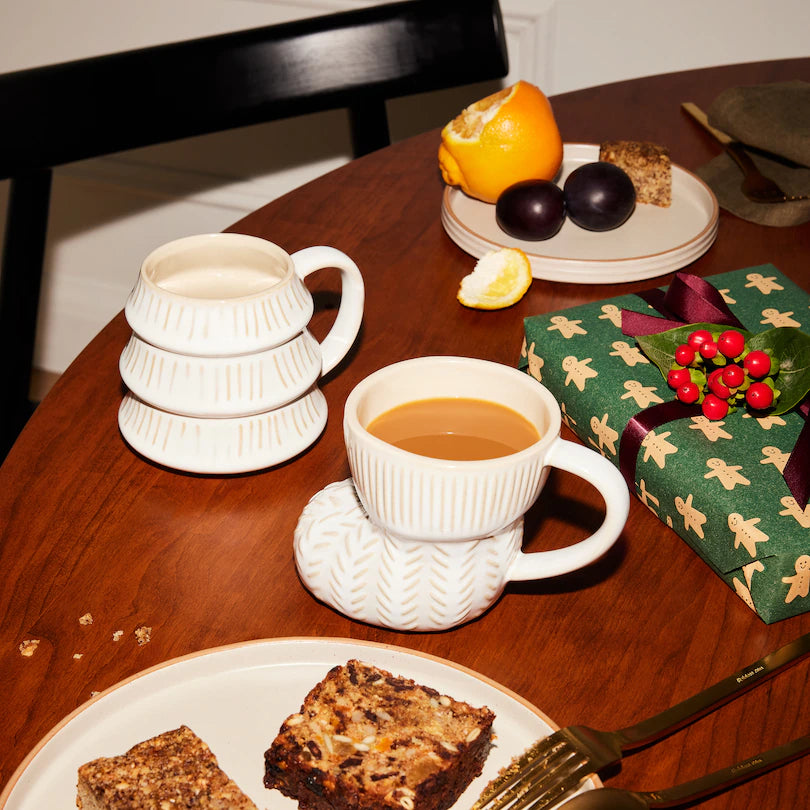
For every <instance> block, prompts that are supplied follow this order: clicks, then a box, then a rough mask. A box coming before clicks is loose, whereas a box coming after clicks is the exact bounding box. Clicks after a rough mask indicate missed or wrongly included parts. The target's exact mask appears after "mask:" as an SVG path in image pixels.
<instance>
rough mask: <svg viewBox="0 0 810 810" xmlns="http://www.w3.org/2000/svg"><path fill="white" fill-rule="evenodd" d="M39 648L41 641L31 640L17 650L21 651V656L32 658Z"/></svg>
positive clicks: (23, 643) (24, 642) (27, 640)
mask: <svg viewBox="0 0 810 810" xmlns="http://www.w3.org/2000/svg"><path fill="white" fill-rule="evenodd" d="M37 647H39V639H37V638H29V639H26V640H25V641H23V642H22V643H21V644H20V646H19V647H18V648H17V649H18V650H19V651H20V655H22V656H23V657H25V658H30V657H31V656H32V655H33V654H34V653H35V652H36V651H37Z"/></svg>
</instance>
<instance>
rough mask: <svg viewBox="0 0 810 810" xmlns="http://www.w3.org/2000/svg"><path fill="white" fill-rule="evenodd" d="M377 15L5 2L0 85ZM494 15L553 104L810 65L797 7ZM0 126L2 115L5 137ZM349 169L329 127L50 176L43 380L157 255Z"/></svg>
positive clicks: (575, 2) (706, 5)
mask: <svg viewBox="0 0 810 810" xmlns="http://www.w3.org/2000/svg"><path fill="white" fill-rule="evenodd" d="M436 1H437V2H439V0H436ZM373 4H374V0H287V2H281V1H280V0H137V2H132V0H128V2H127V1H125V0H70V2H65V0H26V2H24V3H23V2H15V0H0V14H1V15H2V16H1V17H0V19H1V20H2V25H1V26H0V72H5V71H10V70H15V69H19V68H24V67H31V66H35V65H38V64H45V63H51V62H59V61H64V60H67V59H73V58H78V57H81V56H87V55H95V54H101V53H108V52H111V51H116V50H123V49H127V48H132V47H138V46H143V45H149V44H155V43H158V42H167V41H172V40H177V39H185V38H190V37H195V36H201V35H205V34H211V33H218V32H222V31H227V30H237V29H240V28H247V27H251V26H255V25H265V24H269V23H273V22H281V21H284V20H289V19H294V18H299V17H304V16H312V15H315V14H321V13H328V12H331V11H336V10H342V9H347V8H355V7H362V6H368V5H373ZM501 6H502V8H503V12H504V18H505V24H506V30H507V40H508V45H509V54H510V60H511V67H510V73H509V76H508V77H507V79H506V80H505V83H511V82H512V81H515V80H517V79H518V78H524V79H527V80H529V81H532V82H535V83H536V84H538V85H539V86H540V87H542V88H543V90H544V91H545V92H546V93H548V94H549V95H553V94H555V93H561V92H565V91H568V90H575V89H578V88H581V87H587V86H591V85H595V84H603V83H606V82H611V81H617V80H621V79H626V78H633V77H636V76H643V75H652V74H656V73H664V72H668V71H673V70H680V69H685V68H692V67H704V66H709V65H715V64H724V63H731V62H743V61H752V60H759V59H776V58H783V57H792V56H808V55H810V35H808V31H810V3H808V1H807V0H771V1H770V2H765V1H764V0H749V2H748V3H747V4H745V6H744V7H743V6H742V5H740V4H739V3H736V2H733V0H674V2H672V0H670V1H669V2H667V1H666V0H612V2H611V3H605V2H604V1H603V0H501ZM490 89H491V86H489V85H488V86H475V87H472V88H467V89H465V90H460V91H445V92H442V93H435V94H431V95H430V97H429V98H422V99H402V100H398V101H397V102H394V103H393V104H392V105H391V108H390V114H391V119H392V130H393V135H394V138H395V139H397V138H402V137H407V136H408V135H411V134H415V133H416V132H420V131H425V130H426V129H429V128H432V127H436V126H440V125H441V124H443V123H444V122H445V121H446V120H448V119H449V118H451V117H452V116H453V115H455V114H456V113H457V112H458V111H459V110H460V109H461V108H462V107H463V106H465V105H466V104H468V103H469V102H470V101H473V100H475V99H476V98H478V97H480V96H481V95H483V94H484V93H485V92H488V91H489V90H490ZM10 123H11V122H7V121H4V120H3V119H2V111H0V125H3V126H6V125H9V124H10ZM324 132H328V133H330V137H329V139H328V140H327V139H325V138H324V137H323V133H324ZM348 159H349V138H348V125H347V122H346V117H345V114H344V113H342V112H334V113H323V114H319V115H318V116H307V117H305V118H301V119H296V120H293V121H285V122H277V123H273V124H269V125H263V126H257V127H250V128H246V129H244V130H239V131H236V132H232V133H226V134H220V135H212V136H207V137H205V138H197V139H193V140H191V141H183V142H180V143H176V144H169V145H165V146H161V147H155V148H151V149H143V150H137V151H133V152H128V153H125V154H122V155H117V156H115V157H112V158H105V159H100V160H93V161H85V162H82V163H77V164H73V165H71V166H69V167H65V168H64V169H61V170H60V171H59V172H58V173H57V177H56V180H55V184H54V197H53V205H52V219H51V227H50V231H49V249H48V255H47V257H46V276H45V283H44V291H43V298H42V305H41V315H40V330H39V336H38V341H37V353H36V363H37V365H38V366H39V367H41V368H44V369H47V370H51V371H61V370H63V369H64V368H65V367H66V366H67V365H68V363H69V362H70V361H71V359H72V358H73V357H74V356H75V355H76V354H77V353H78V352H79V351H80V350H81V349H82V348H83V347H84V345H86V343H87V342H88V341H89V340H90V339H91V338H92V337H93V335H94V334H95V333H96V332H97V331H98V330H99V329H100V328H101V327H102V326H103V325H104V324H105V323H106V322H107V321H108V320H109V319H110V318H111V317H113V316H114V315H115V314H116V313H117V312H118V311H119V310H120V309H121V308H122V306H123V303H124V301H125V299H126V295H127V293H128V291H129V289H130V287H131V286H132V283H133V282H134V278H135V275H136V274H137V270H138V266H139V262H140V260H141V258H142V257H143V256H144V255H145V254H146V253H147V252H149V250H151V249H152V248H153V247H155V246H156V245H158V244H160V243H161V242H164V241H167V240H169V239H173V238H176V237H178V236H183V235H186V234H189V233H197V232H203V231H217V230H221V229H222V228H224V227H226V226H227V225H229V224H231V223H232V222H234V221H235V220H237V219H239V218H240V217H241V216H243V215H244V214H245V213H247V212H249V211H251V210H253V209H254V208H256V207H258V206H260V205H262V204H263V203H265V202H267V201H268V200H271V199H273V198H275V197H277V196H279V195H280V194H283V193H285V192H286V191H288V190H289V189H291V188H295V187H296V186H298V185H300V184H301V183H303V182H305V181H306V180H308V179H310V178H312V177H315V176H318V175H319V174H322V173H323V172H325V171H328V170H330V169H332V168H334V167H336V166H338V165H341V164H342V163H343V162H345V161H346V160H348ZM5 185H6V184H2V183H0V214H2V213H3V211H2V209H3V208H4V205H5V193H6V189H5ZM437 215H438V212H437Z"/></svg>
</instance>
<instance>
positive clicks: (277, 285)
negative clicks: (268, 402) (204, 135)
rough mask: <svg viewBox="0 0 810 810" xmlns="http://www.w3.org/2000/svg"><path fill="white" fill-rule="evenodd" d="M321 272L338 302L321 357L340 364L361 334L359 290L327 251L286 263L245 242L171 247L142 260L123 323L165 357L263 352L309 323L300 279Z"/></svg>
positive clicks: (264, 244) (230, 237)
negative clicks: (336, 280) (327, 273)
mask: <svg viewBox="0 0 810 810" xmlns="http://www.w3.org/2000/svg"><path fill="white" fill-rule="evenodd" d="M326 267H335V268H337V269H338V270H339V271H340V276H341V293H342V294H341V303H340V309H339V310H338V314H337V318H336V320H335V323H334V324H333V327H332V329H331V330H330V333H329V335H327V337H326V339H325V340H324V342H323V354H324V356H325V357H331V353H332V352H341V351H342V354H341V355H340V356H341V357H342V356H343V355H345V353H346V352H347V351H348V349H349V347H350V346H351V345H352V343H353V341H354V339H355V337H356V336H357V332H358V331H359V328H360V323H361V320H362V314H363V302H364V289H363V279H362V276H361V274H360V271H359V269H358V267H357V265H356V264H355V263H354V262H353V261H352V259H350V258H349V257H348V256H347V255H346V254H345V253H342V252H341V251H339V250H336V249H335V248H331V247H325V246H316V247H311V248H305V249H304V250H300V251H298V252H297V253H295V254H293V255H292V256H290V255H289V254H288V253H287V252H286V251H285V250H283V249H282V248H280V247H279V246H278V245H275V244H273V243H272V242H268V241H267V240H265V239H260V238H258V237H255V236H247V235H244V234H236V233H214V234H200V235H196V236H187V237H184V238H182V239H177V240H175V241H173V242H169V243H167V244H165V245H161V246H160V247H158V248H156V249H155V250H154V251H152V253H150V254H149V255H148V256H147V257H146V258H145V259H144V261H143V263H142V265H141V269H140V272H139V273H138V277H137V280H136V282H135V286H134V287H133V289H132V292H131V293H130V294H129V297H128V298H127V302H126V306H125V313H126V318H127V321H128V323H129V325H130V326H131V327H132V329H133V331H134V332H135V333H136V334H137V335H138V336H139V337H141V338H142V339H143V340H145V341H146V342H147V343H150V344H152V345H153V346H157V347H159V348H161V349H165V350H166V351H170V352H176V353H179V354H189V355H197V356H206V357H224V356H233V355H239V354H248V353H251V352H258V351H264V350H266V349H270V348H272V347H274V346H279V345H281V344H282V343H284V342H286V341H288V340H290V339H291V338H293V337H294V336H295V335H297V334H299V333H300V332H301V331H302V330H303V329H304V327H305V326H306V325H307V324H308V323H309V320H310V318H311V317H312V313H313V303H312V296H311V294H310V292H309V290H308V289H307V288H306V286H305V285H304V283H303V279H304V278H305V277H306V276H307V275H309V274H310V273H313V272H315V271H316V270H320V269H323V268H326Z"/></svg>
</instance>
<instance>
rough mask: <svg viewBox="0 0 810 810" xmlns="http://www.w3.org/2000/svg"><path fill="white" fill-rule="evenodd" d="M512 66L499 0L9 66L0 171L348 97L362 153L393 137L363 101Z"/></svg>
mask: <svg viewBox="0 0 810 810" xmlns="http://www.w3.org/2000/svg"><path fill="white" fill-rule="evenodd" d="M507 67H508V65H507V56H506V46H505V41H504V34H503V25H502V20H501V15H500V8H499V6H498V2H497V0H408V1H407V2H399V3H390V4H385V5H381V6H374V7H370V8H364V9H359V10H356V11H348V12H342V13H338V14H330V15H326V16H321V17H314V18H310V19H304V20H297V21H294V22H290V23H284V24H281V25H272V26H267V27H264V28H257V29H251V30H248V31H238V32H235V33H231V34H224V35H219V36H211V37H205V38H202V39H197V40H192V41H186V42H179V43H174V44H169V45H161V46H156V47H150V48H144V49H139V50H135V51H128V52H124V53H117V54H111V55H108V56H101V57H97V58H89V59H82V60H79V61H75V62H69V63H63V64H57V65H48V66H45V67H40V68H34V69H31V70H25V71H19V72H15V73H9V74H5V75H2V76H0V109H2V110H3V117H4V119H5V121H6V125H4V126H3V127H2V128H0V178H5V177H13V176H14V175H16V174H19V173H20V172H21V171H24V170H27V169H36V168H44V167H53V166H58V165H60V164H63V163H68V162H70V161H74V160H80V159H84V158H88V157H97V156H99V155H103V154H109V153H112V152H118V151H122V150H124V149H130V148H134V147H140V146H147V145H149V144H155V143H165V142H167V141H171V140H175V139H178V138H184V137H188V136H192V135H201V134H205V133H209V132H215V131H221V130H225V129H230V128H233V127H239V126H244V125H248V124H255V123H259V122H264V121H270V120H273V119H278V118H286V117H289V116H294V115H299V114H302V113H308V112H315V111H319V110H325V109H336V108H342V107H348V108H350V109H352V108H356V109H357V111H358V115H357V116H356V123H357V127H356V129H357V137H356V139H355V140H356V143H357V148H356V150H355V152H356V156H357V155H359V154H362V153H365V152H366V151H371V149H372V148H375V147H376V148H378V147H380V146H385V145H386V143H387V141H388V138H387V131H386V133H385V136H384V137H381V136H380V135H379V134H376V135H375V136H372V137H368V136H366V135H364V134H363V132H362V130H363V127H364V125H365V122H364V121H363V116H362V112H363V110H369V109H372V108H373V107H375V106H378V107H379V108H380V109H384V108H383V105H384V101H385V99H388V98H395V97H398V96H404V95H409V94H412V93H419V92H425V91H430V90H436V89H441V88H446V87H453V86H458V85H462V84H467V83H471V82H476V81H482V80H485V79H493V78H500V77H501V76H503V75H505V74H506V71H507ZM383 117H384V111H383ZM372 121H373V125H374V126H377V124H378V121H377V120H376V116H375V118H373V119H372ZM12 122H13V125H12V126H9V124H10V123H12Z"/></svg>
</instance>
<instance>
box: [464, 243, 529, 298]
mask: <svg viewBox="0 0 810 810" xmlns="http://www.w3.org/2000/svg"><path fill="white" fill-rule="evenodd" d="M531 283H532V268H531V264H530V263H529V257H528V256H527V255H526V254H525V253H524V252H523V251H522V250H520V249H519V248H501V249H500V250H493V251H492V252H490V253H487V254H486V255H485V256H483V257H481V258H480V259H479V260H478V262H477V263H476V265H475V268H474V269H473V271H472V273H470V274H469V275H468V276H464V278H463V279H461V286H460V287H459V290H458V296H457V297H458V300H459V301H460V302H461V303H462V304H464V306H465V307H472V308H473V309H502V308H503V307H508V306H511V305H512V304H516V303H517V302H518V301H520V299H521V298H523V296H524V295H525V294H526V290H528V289H529V286H530V285H531Z"/></svg>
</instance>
